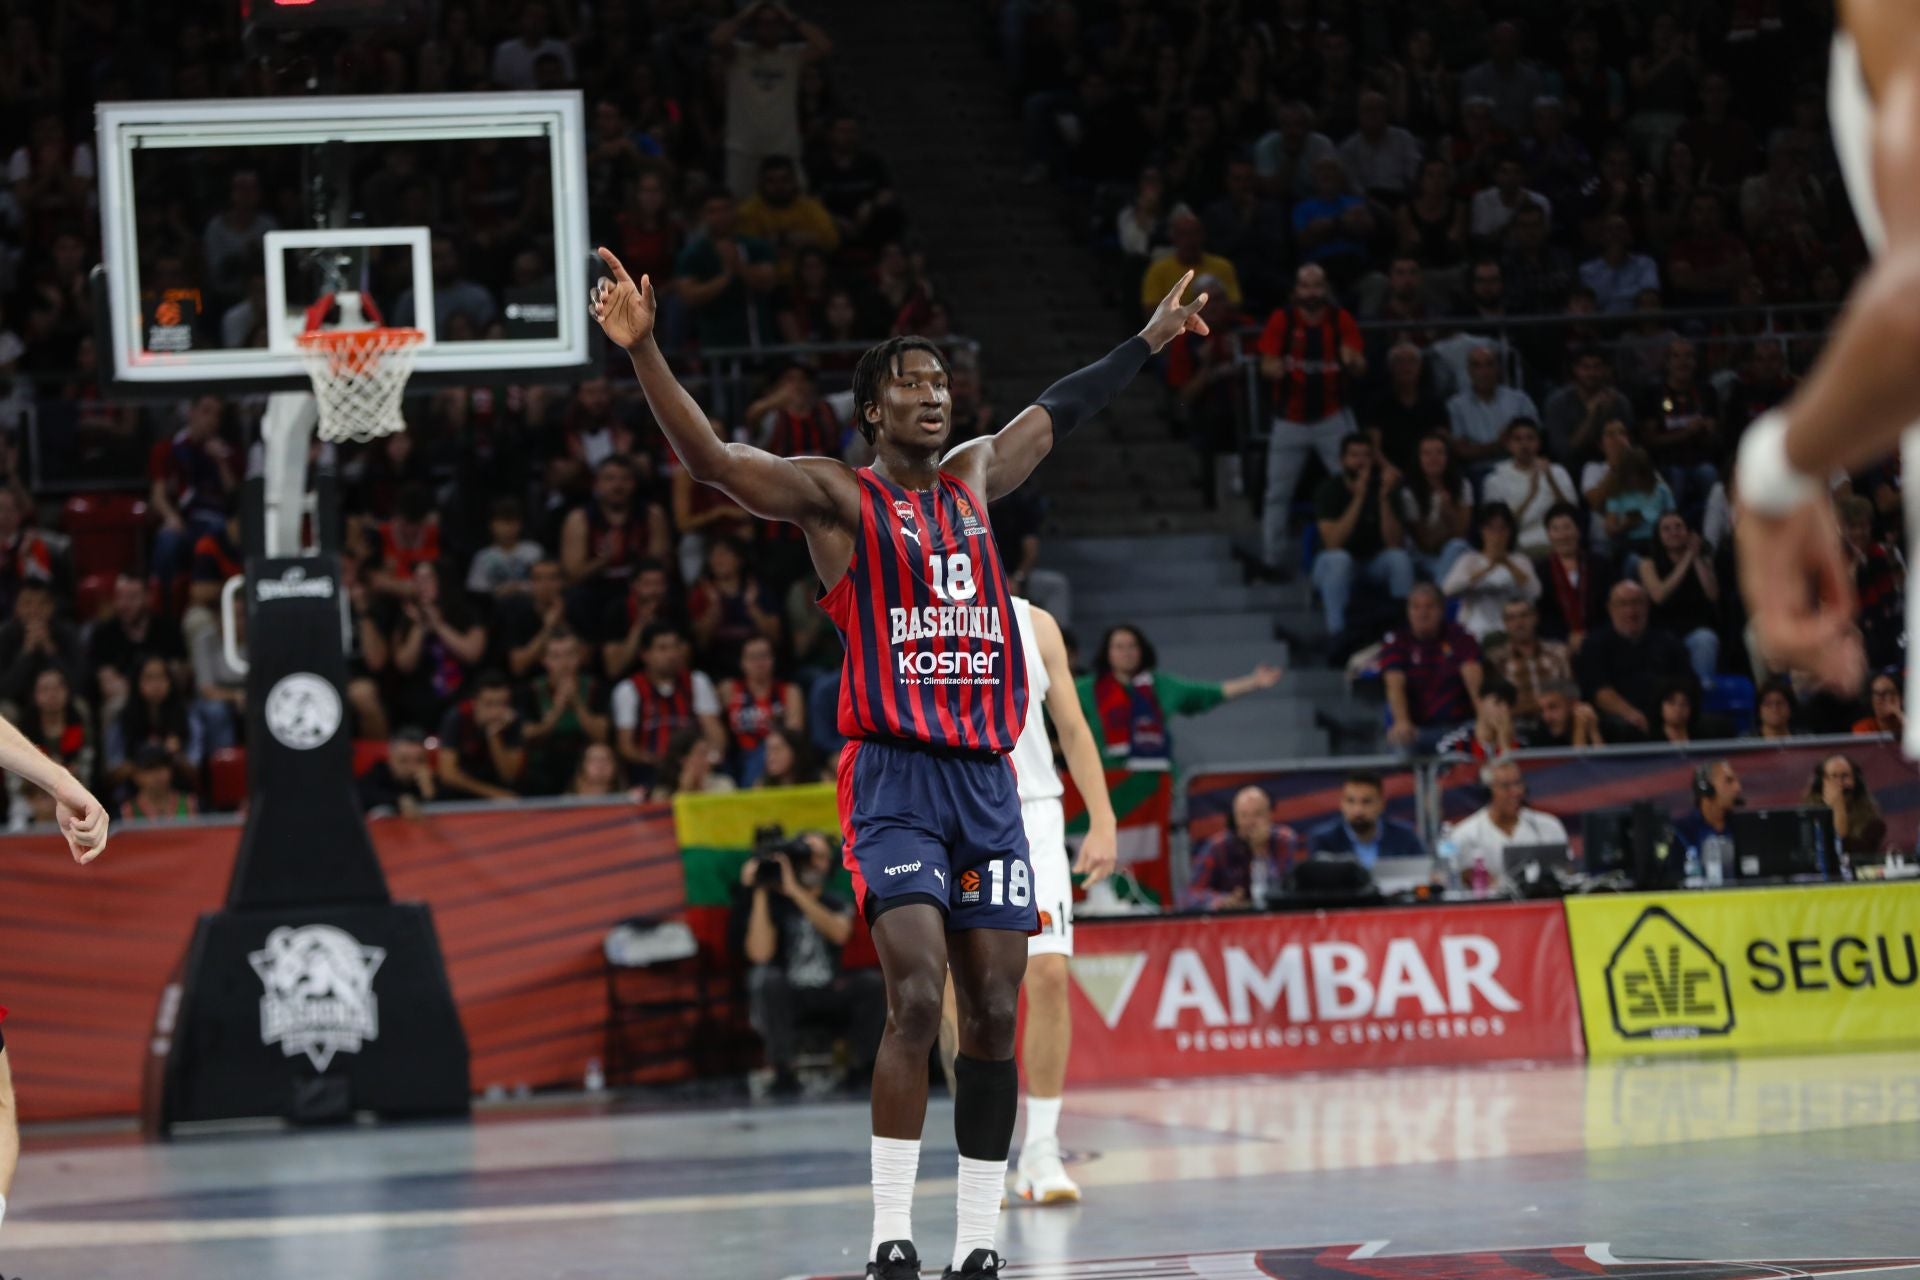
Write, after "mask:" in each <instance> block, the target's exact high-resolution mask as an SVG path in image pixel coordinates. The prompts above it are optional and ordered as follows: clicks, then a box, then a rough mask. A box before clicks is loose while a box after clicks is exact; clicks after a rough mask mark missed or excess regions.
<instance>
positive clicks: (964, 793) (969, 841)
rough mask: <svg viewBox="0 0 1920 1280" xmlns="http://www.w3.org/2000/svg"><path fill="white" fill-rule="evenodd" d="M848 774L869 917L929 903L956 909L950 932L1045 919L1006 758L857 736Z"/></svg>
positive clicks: (851, 823)
mask: <svg viewBox="0 0 1920 1280" xmlns="http://www.w3.org/2000/svg"><path fill="white" fill-rule="evenodd" d="M839 775H840V776H839V783H840V788H839V789H840V812H841V815H842V817H843V820H844V821H845V824H846V829H847V844H846V863H847V866H848V867H849V868H850V869H851V870H854V871H857V872H859V873H860V878H861V880H863V881H864V882H865V884H866V891H867V894H868V895H869V898H870V901H868V902H867V903H865V904H864V905H865V907H866V911H867V916H868V918H869V919H872V918H873V917H874V916H875V915H877V914H879V913H881V912H884V911H886V910H887V909H888V908H889V907H890V906H897V905H901V904H903V903H907V902H924V903H928V904H930V905H933V906H937V907H940V908H941V909H943V910H944V911H945V912H946V916H947V928H948V929H949V930H950V931H957V930H961V929H1007V930H1011V931H1013V932H1015V933H1028V934H1030V933H1032V932H1033V931H1034V930H1035V929H1037V928H1038V927H1039V921H1040V913H1039V911H1038V909H1037V908H1036V907H1035V906H1034V895H1033V887H1034V886H1033V867H1032V865H1031V863H1030V862H1029V861H1028V857H1027V833H1026V829H1025V827H1024V826H1023V825H1022V823H1021V820H1020V798H1019V796H1018V795H1017V794H1016V791H1015V788H1014V776H1013V768H1012V766H1011V765H1009V764H1008V763H1007V761H1006V759H1005V758H1004V757H1000V756H982V757H978V758H976V757H971V756H966V757H956V756H952V755H936V754H933V753H931V752H927V751H920V750H915V749H914V748H912V747H905V746H896V745H894V744H893V743H889V742H871V741H870V742H850V743H848V744H847V747H846V749H845V751H844V752H843V753H842V755H841V757H840V770H839Z"/></svg>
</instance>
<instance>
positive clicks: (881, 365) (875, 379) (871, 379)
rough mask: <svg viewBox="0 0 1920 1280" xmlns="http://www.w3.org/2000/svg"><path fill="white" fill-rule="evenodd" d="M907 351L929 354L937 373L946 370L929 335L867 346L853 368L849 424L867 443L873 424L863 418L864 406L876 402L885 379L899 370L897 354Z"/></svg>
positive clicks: (865, 409) (943, 356)
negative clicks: (851, 415) (938, 367)
mask: <svg viewBox="0 0 1920 1280" xmlns="http://www.w3.org/2000/svg"><path fill="white" fill-rule="evenodd" d="M909 351H924V352H926V353H927V354H928V355H930V356H932V357H933V358H934V360H935V362H936V363H938V364H939V366H940V372H941V373H949V372H950V370H949V369H948V367H947V357H946V356H945V355H943V354H942V353H941V351H940V348H939V347H938V346H936V345H934V343H933V341H932V340H931V339H929V338H918V337H913V336H911V335H909V336H907V337H901V338H888V339H887V340H886V341H885V342H883V343H881V344H880V345H879V346H876V347H869V348H867V351H866V354H864V355H862V356H861V357H860V363H859V364H857V365H855V366H854V367H853V424H854V426H856V427H858V428H859V429H860V434H861V435H862V436H864V437H865V438H866V441H867V443H868V444H872V443H873V436H874V424H873V423H871V422H868V421H867V406H868V405H870V404H874V405H877V404H879V403H880V395H881V391H882V389H883V387H884V386H885V384H886V381H887V379H888V378H891V377H893V376H894V375H895V374H897V373H899V372H900V357H902V356H904V355H905V354H906V353H907V352H909Z"/></svg>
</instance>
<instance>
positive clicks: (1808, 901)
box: [1566, 884, 1920, 1057]
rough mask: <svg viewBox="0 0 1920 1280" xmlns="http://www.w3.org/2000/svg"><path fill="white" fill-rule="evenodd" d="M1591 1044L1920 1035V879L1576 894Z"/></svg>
mask: <svg viewBox="0 0 1920 1280" xmlns="http://www.w3.org/2000/svg"><path fill="white" fill-rule="evenodd" d="M1566 905H1567V920H1568V928H1569V930H1570V933H1571V936H1572V943H1573V960H1574V968H1575V970H1576V972H1577V973H1578V975H1579V983H1580V1007H1581V1013H1582V1016H1583V1019H1584V1021H1585V1025H1586V1033H1587V1046H1588V1051H1589V1052H1590V1053H1592V1054H1593V1055H1594V1056H1596V1057H1601V1056H1605V1055H1607V1054H1609V1053H1661V1052H1683V1053H1684V1052H1698V1051H1699V1050H1700V1049H1702V1048H1705V1047H1727V1048H1737V1049H1791V1048H1814V1047H1830V1046H1837V1045H1871V1044H1890V1043H1899V1042H1913V1041H1916V1040H1920V885H1916V884H1875V885H1812V886H1803V887H1796V888H1779V889H1736V890H1727V891H1722V892H1713V893H1700V892H1695V893H1670V894H1649V895H1641V894H1618V895H1614V894H1609V895H1590V896H1586V897H1580V898H1569V899H1568V900H1567V904H1566Z"/></svg>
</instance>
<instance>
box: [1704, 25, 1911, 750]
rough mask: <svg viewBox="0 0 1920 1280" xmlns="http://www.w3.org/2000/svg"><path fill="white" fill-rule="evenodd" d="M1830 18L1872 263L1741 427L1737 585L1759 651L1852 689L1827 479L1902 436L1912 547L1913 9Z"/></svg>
mask: <svg viewBox="0 0 1920 1280" xmlns="http://www.w3.org/2000/svg"><path fill="white" fill-rule="evenodd" d="M1840 18H1841V24H1842V25H1841V27H1840V29H1839V30H1837V31H1836V32H1835V33H1834V39H1833V52H1832V62H1831V70H1830V80H1829V83H1828V87H1827V92H1828V104H1829V114H1830V115H1831V116H1832V117H1833V136H1834V144H1835V149H1836V151H1837V152H1838V154H1839V158H1840V169H1841V172H1842V173H1843V174H1844V175H1845V177H1846V180H1847V191H1848V193H1849V194H1850V195H1851V196H1852V198H1853V210H1854V215H1855V217H1856V218H1857V219H1858V220H1859V223H1860V230H1861V233H1862V234H1863V235H1864V236H1865V237H1866V240H1867V244H1868V246H1869V247H1870V248H1871V249H1872V250H1873V251H1874V253H1875V254H1876V261H1875V262H1874V264H1873V266H1872V268H1871V269H1870V270H1868V272H1867V273H1866V275H1865V276H1864V277H1862V279H1861V280H1860V283H1859V284H1858V285H1857V286H1856V287H1855V288H1854V291H1853V294H1852V296H1851V297H1850V298H1849V299H1848V302H1847V309H1846V311H1845V312H1844V313H1843V314H1842V315H1841V317H1840V320H1839V323H1838V324H1837V325H1836V327H1835V328H1834V331H1833V336H1832V338H1831V340H1830V341H1829V342H1828V344H1827V348H1826V350H1825V351H1824V352H1823V353H1822V354H1821V357H1820V359H1819V360H1818V361H1817V362H1816V363H1815V365H1814V367H1813V369H1812V370H1811V371H1810V372H1809V373H1808V375H1807V378H1806V381H1805V382H1803V383H1802V384H1801V387H1800V390H1799V392H1798V394H1796V395H1795V396H1794V397H1793V398H1792V399H1791V400H1789V401H1788V402H1787V403H1786V404H1784V405H1782V406H1781V407H1780V408H1778V409H1775V410H1773V411H1770V412H1768V413H1766V414H1763V415H1761V417H1760V418H1759V419H1758V420H1756V421H1755V422H1754V424H1753V425H1752V426H1751V427H1749V428H1748V429H1747V433H1746V436H1745V437H1744V438H1743V439H1742V440H1741V442H1740V459H1739V467H1738V472H1737V475H1736V486H1737V492H1736V496H1737V498H1738V499H1739V502H1740V507H1741V519H1740V522H1739V524H1738V525H1737V526H1736V531H1737V537H1738V539H1739V552H1740V555H1739V562H1740V585H1741V589H1742V591H1743V592H1744V593H1745V594H1746V598H1747V603H1748V606H1749V609H1750V612H1751V614H1752V617H1753V623H1754V628H1755V633H1756V635H1757V637H1758V639H1759V642H1760V647H1761V649H1762V651H1763V652H1764V653H1765V654H1766V655H1767V656H1768V657H1769V658H1770V659H1772V660H1773V661H1775V662H1779V663H1783V664H1785V665H1787V666H1790V667H1792V668H1794V669H1796V670H1800V671H1805V672H1809V673H1811V674H1812V675H1814V676H1815V677H1816V678H1817V679H1819V681H1820V682H1821V683H1823V684H1825V685H1827V686H1829V687H1831V688H1834V689H1836V690H1840V691H1842V692H1845V693H1849V694H1851V693H1854V692H1856V691H1857V690H1858V689H1859V687H1860V683H1861V679H1862V677H1863V675H1864V674H1865V670H1866V658H1865V654H1864V651H1863V649H1862V646H1861V641H1860V634H1859V632H1858V631H1857V630H1856V629H1855V627H1854V612H1855V606H1854V598H1853V571H1852V568H1851V566H1850V565H1849V564H1848V562H1847V559H1846V557H1845V555H1844V554H1843V552H1842V549H1841V542H1840V530H1839V526H1838V525H1837V524H1836V522H1835V520H1834V515H1833V503H1832V500H1831V497H1830V493H1829V489H1830V485H1829V479H1828V478H1829V477H1831V476H1832V475H1834V474H1835V473H1836V472H1838V471H1845V470H1851V469H1854V468H1857V467H1860V466H1863V465H1866V464H1868V463H1872V462H1875V461H1878V460H1879V459H1881V458H1884V457H1885V456H1886V455H1887V453H1888V452H1889V451H1890V450H1891V449H1892V448H1893V447H1894V444H1895V442H1896V441H1900V442H1901V445H1902V447H1901V469H1902V473H1903V475H1904V476H1905V478H1906V479H1905V488H1904V497H1905V501H1906V510H1907V540H1908V543H1909V544H1910V545H1920V433H1917V432H1914V431H1910V430H1908V428H1909V427H1911V426H1913V425H1914V424H1915V423H1916V422H1920V376H1916V375H1915V371H1914V361H1915V357H1916V355H1917V354H1920V9H1916V8H1915V7H1914V5H1913V4H1912V2H1911V0H1843V3H1842V4H1841V5H1840ZM1902 433H1905V434H1904V439H1903V436H1902ZM1907 610H1908V612H1907V619H1908V621H1907V632H1908V634H1909V635H1914V634H1920V625H1916V624H1917V622H1920V593H1909V595H1908V597H1907ZM1907 679H1908V685H1907V688H1908V694H1907V697H1908V702H1909V704H1912V702H1913V700H1914V696H1915V693H1916V691H1920V662H1915V663H1909V664H1908V667H1907ZM1906 737H1907V740H1906V747H1907V751H1908V754H1910V755H1920V719H1915V720H1911V721H1909V722H1908V726H1907V735H1906Z"/></svg>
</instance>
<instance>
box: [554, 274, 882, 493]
mask: <svg viewBox="0 0 1920 1280" xmlns="http://www.w3.org/2000/svg"><path fill="white" fill-rule="evenodd" d="M600 260H601V261H602V262H604V263H606V264H607V270H608V271H610V272H612V276H611V277H610V278H604V279H602V280H601V281H600V282H599V283H598V284H596V285H595V286H594V289H593V300H592V304H591V305H592V310H593V318H594V319H595V320H597V321H599V322H600V327H601V328H602V329H603V330H605V331H606V335H607V337H608V339H609V340H611V341H613V342H616V343H618V344H619V345H620V346H621V347H622V348H624V349H625V350H626V353H627V355H628V357H629V358H630V359H631V360H632V361H633V372H634V376H635V377H637V378H639V380H640V389H641V390H642V391H643V392H645V393H646V397H647V407H648V408H650V409H652V410H653V416H654V419H655V420H656V421H658V422H659V424H660V429H661V431H663V432H665V433H666V437H667V442H668V443H669V444H671V445H672V446H673V452H674V454H675V455H676V456H677V457H678V458H679V459H680V463H681V465H682V466H684V467H685V468H686V469H687V474H688V475H689V476H691V477H692V478H693V479H694V480H696V481H698V482H699V483H701V484H710V485H712V486H714V487H715V488H717V489H720V490H722V491H723V492H725V493H726V494H727V496H728V497H730V498H732V499H733V500H734V501H735V502H738V503H739V504H740V505H741V506H743V507H745V508H746V509H747V510H749V511H751V512H753V514H755V515H757V516H761V517H763V518H765V519H768V520H785V521H788V522H790V523H793V524H800V525H808V524H817V523H820V522H822V521H828V522H839V523H843V524H844V523H851V522H852V521H854V520H857V519H858V511H859V494H858V491H857V489H856V488H855V486H854V480H853V474H852V472H851V471H850V470H848V468H847V465H846V464H845V463H843V462H841V461H840V460H839V459H837V458H782V457H779V456H777V455H775V454H771V453H768V452H767V451H766V450H764V449H756V448H754V447H752V446H751V445H744V444H729V443H726V442H724V441H722V440H721V439H720V438H719V437H717V436H715V435H714V433H713V427H712V426H711V425H710V424H709V423H708V421H707V414H706V411H705V410H704V409H702V408H701V407H700V406H699V404H698V403H697V402H695V400H694V398H693V397H692V396H690V395H688V394H687V391H686V388H684V387H682V386H681V385H680V383H679V382H678V381H677V380H676V379H675V378H674V376H673V370H671V369H670V368H668V367H667V358H666V357H665V356H664V355H662V354H661V353H660V346H659V344H658V343H656V342H655V341H654V339H653V322H654V318H655V316H656V315H657V314H658V307H657V305H656V303H655V300H654V295H653V282H652V281H651V280H649V279H648V278H647V277H646V276H644V275H643V276H641V277H640V280H639V282H638V283H637V284H636V283H635V282H634V279H633V277H632V276H630V275H628V274H627V269H626V268H625V267H623V266H621V265H620V259H618V258H616V257H614V256H613V253H612V252H611V251H610V250H607V249H601V250H600Z"/></svg>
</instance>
